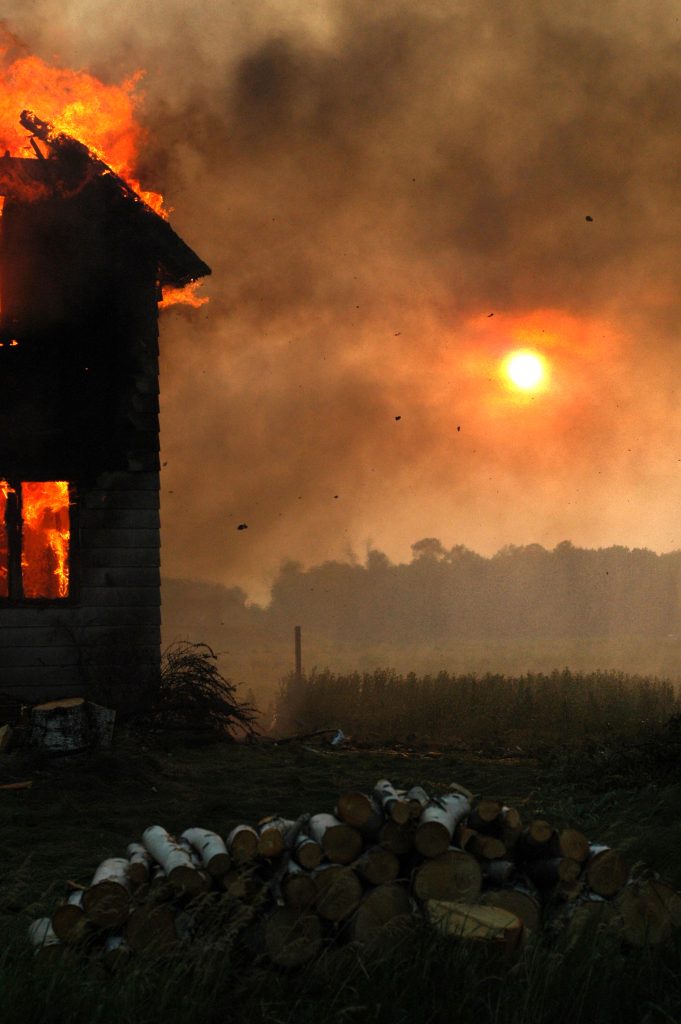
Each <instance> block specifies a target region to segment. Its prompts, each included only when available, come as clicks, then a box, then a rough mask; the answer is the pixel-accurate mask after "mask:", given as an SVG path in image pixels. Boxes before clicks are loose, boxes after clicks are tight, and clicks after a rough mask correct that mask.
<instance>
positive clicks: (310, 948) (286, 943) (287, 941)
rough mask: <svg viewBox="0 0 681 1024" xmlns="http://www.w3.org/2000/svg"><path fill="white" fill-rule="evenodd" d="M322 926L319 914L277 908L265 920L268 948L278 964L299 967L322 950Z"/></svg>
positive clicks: (288, 908)
mask: <svg viewBox="0 0 681 1024" xmlns="http://www.w3.org/2000/svg"><path fill="white" fill-rule="evenodd" d="M321 945H322V925H321V921H320V920H319V917H318V916H317V915H316V914H311V913H310V912H309V911H308V912H306V913H302V914H301V913H299V912H298V911H296V910H294V909H293V908H292V907H277V908H276V909H275V910H274V911H273V912H272V913H271V914H270V915H269V917H268V918H267V921H266V922H265V949H266V952H267V955H268V956H269V958H270V960H271V961H272V962H273V963H275V964H277V965H278V966H279V967H299V966H300V965H301V964H305V963H308V962H309V961H310V960H312V959H314V957H315V956H317V954H318V953H319V950H320V949H321Z"/></svg>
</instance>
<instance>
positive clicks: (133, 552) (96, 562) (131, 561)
mask: <svg viewBox="0 0 681 1024" xmlns="http://www.w3.org/2000/svg"><path fill="white" fill-rule="evenodd" d="M80 559H81V564H82V565H83V567H84V569H86V568H94V569H108V568H109V567H112V568H114V569H125V568H130V569H143V568H149V567H152V568H157V567H159V566H160V565H161V549H160V547H159V546H157V547H155V548H106V547H101V548H95V549H92V550H85V551H83V550H82V549H81V552H80Z"/></svg>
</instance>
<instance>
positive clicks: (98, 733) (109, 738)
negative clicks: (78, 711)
mask: <svg viewBox="0 0 681 1024" xmlns="http://www.w3.org/2000/svg"><path fill="white" fill-rule="evenodd" d="M85 714H86V715H87V719H88V724H89V726H90V742H91V743H92V745H94V746H96V747H99V749H100V750H110V749H111V746H112V744H113V734H114V725H115V723H116V712H115V711H114V709H113V708H105V707H102V705H101V704H93V703H92V701H87V703H86V705H85Z"/></svg>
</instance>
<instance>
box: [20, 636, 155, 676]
mask: <svg viewBox="0 0 681 1024" xmlns="http://www.w3.org/2000/svg"><path fill="white" fill-rule="evenodd" d="M1 640H2V638H1V637H0V664H1V665H2V668H0V682H1V680H2V676H3V673H4V672H5V670H6V669H10V668H39V669H43V668H44V669H47V668H50V667H58V668H65V667H67V666H76V667H77V666H79V665H83V666H84V667H85V668H87V667H90V668H92V667H96V665H97V664H98V663H102V664H106V665H126V664H129V663H130V661H131V659H134V664H136V665H137V664H139V665H151V664H154V662H156V661H158V658H159V651H158V648H157V647H155V646H150V647H137V646H135V648H134V651H132V650H131V649H129V648H128V649H127V650H126V649H123V648H122V647H120V646H116V645H114V644H111V645H102V644H99V645H98V644H94V645H92V646H90V645H84V646H83V647H82V648H81V649H79V648H78V647H76V646H74V645H71V646H69V647H64V646H56V645H55V646H49V647H36V646H34V645H33V646H25V647H14V646H11V647H3V646H2V643H1Z"/></svg>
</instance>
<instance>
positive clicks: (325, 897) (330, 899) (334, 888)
mask: <svg viewBox="0 0 681 1024" xmlns="http://www.w3.org/2000/svg"><path fill="white" fill-rule="evenodd" d="M314 882H315V887H316V890H317V899H316V904H315V905H316V909H317V913H318V914H319V915H320V917H323V918H325V919H326V920H327V921H343V920H345V918H346V917H349V916H350V914H352V913H353V911H354V910H355V909H356V908H357V906H358V905H359V902H360V900H361V898H362V884H361V882H360V880H359V878H358V877H357V875H356V874H355V873H354V871H351V870H350V869H349V868H342V867H340V866H336V865H332V866H331V867H329V868H327V869H326V870H320V871H319V872H318V873H317V874H316V875H315V878H314Z"/></svg>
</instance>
